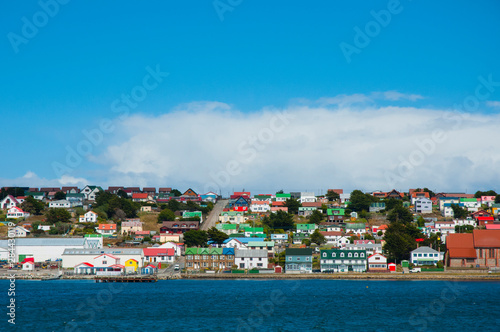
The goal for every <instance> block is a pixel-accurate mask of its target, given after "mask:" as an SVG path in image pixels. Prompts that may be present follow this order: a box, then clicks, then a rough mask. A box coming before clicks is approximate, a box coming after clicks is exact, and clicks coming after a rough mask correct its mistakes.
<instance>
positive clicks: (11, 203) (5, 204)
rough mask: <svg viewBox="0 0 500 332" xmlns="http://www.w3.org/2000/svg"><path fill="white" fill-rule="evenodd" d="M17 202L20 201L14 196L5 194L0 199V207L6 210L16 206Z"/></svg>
mask: <svg viewBox="0 0 500 332" xmlns="http://www.w3.org/2000/svg"><path fill="white" fill-rule="evenodd" d="M19 204H21V202H19V201H18V200H17V199H16V198H15V197H14V196H12V195H7V196H5V197H4V199H2V200H1V201H0V209H3V210H8V209H10V208H13V207H16V206H18V205H19Z"/></svg>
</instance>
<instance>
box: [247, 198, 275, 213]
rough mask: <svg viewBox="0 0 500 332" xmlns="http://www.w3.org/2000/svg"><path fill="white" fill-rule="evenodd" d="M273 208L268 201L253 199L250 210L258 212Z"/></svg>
mask: <svg viewBox="0 0 500 332" xmlns="http://www.w3.org/2000/svg"><path fill="white" fill-rule="evenodd" d="M270 210H271V206H270V205H269V202H268V201H256V200H253V201H252V203H251V204H250V211H251V212H254V213H255V212H257V213H266V212H269V211H270Z"/></svg>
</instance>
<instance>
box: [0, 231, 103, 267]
mask: <svg viewBox="0 0 500 332" xmlns="http://www.w3.org/2000/svg"><path fill="white" fill-rule="evenodd" d="M102 245H103V242H102V237H101V236H87V237H79V238H20V239H16V250H15V254H16V255H15V260H16V261H19V256H24V257H31V256H32V257H33V258H34V260H35V262H44V261H46V260H51V261H55V260H58V259H59V260H60V259H62V257H63V256H62V255H63V253H64V251H65V250H66V249H68V248H73V250H75V249H74V248H79V249H81V250H89V249H90V248H102ZM0 248H4V249H8V240H0ZM74 265H76V264H73V265H72V266H71V267H73V266H74Z"/></svg>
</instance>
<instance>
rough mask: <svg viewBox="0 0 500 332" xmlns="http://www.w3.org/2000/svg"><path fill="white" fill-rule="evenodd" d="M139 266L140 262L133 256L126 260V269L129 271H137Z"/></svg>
mask: <svg viewBox="0 0 500 332" xmlns="http://www.w3.org/2000/svg"><path fill="white" fill-rule="evenodd" d="M138 268H139V262H138V261H136V260H135V259H133V258H131V259H129V260H128V261H126V262H125V271H127V272H137V269H138Z"/></svg>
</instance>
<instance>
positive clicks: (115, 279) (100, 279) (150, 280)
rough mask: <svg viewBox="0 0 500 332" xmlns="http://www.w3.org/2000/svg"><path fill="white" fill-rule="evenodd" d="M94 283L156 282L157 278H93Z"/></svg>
mask: <svg viewBox="0 0 500 332" xmlns="http://www.w3.org/2000/svg"><path fill="white" fill-rule="evenodd" d="M94 280H95V282H156V281H158V278H157V277H156V276H143V277H125V276H113V277H104V276H103V277H95V278H94Z"/></svg>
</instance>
